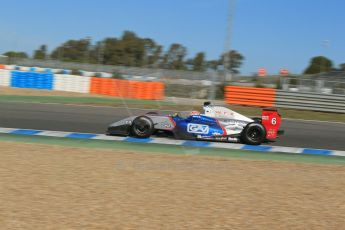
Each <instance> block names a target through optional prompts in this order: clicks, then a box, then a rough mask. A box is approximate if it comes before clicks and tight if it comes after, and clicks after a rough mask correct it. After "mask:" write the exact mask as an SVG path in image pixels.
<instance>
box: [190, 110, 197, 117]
mask: <svg viewBox="0 0 345 230" xmlns="http://www.w3.org/2000/svg"><path fill="white" fill-rule="evenodd" d="M189 115H190V116H195V115H200V112H199V111H191V112H190V114H189Z"/></svg>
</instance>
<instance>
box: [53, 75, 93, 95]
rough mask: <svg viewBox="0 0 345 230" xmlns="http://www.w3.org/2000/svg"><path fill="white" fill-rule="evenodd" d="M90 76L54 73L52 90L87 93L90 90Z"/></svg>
mask: <svg viewBox="0 0 345 230" xmlns="http://www.w3.org/2000/svg"><path fill="white" fill-rule="evenodd" d="M90 82H91V79H90V77H83V76H75V75H65V74H55V75H54V83H53V84H54V85H53V90H60V91H68V92H76V93H89V92H90Z"/></svg>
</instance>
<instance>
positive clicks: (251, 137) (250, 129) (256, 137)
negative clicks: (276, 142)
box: [241, 122, 266, 145]
mask: <svg viewBox="0 0 345 230" xmlns="http://www.w3.org/2000/svg"><path fill="white" fill-rule="evenodd" d="M265 140H266V129H265V127H264V126H263V125H262V124H260V123H257V122H253V123H249V124H248V125H247V126H246V127H245V128H244V129H243V131H242V133H241V141H242V142H243V143H245V144H248V145H260V144H261V143H262V142H264V141H265Z"/></svg>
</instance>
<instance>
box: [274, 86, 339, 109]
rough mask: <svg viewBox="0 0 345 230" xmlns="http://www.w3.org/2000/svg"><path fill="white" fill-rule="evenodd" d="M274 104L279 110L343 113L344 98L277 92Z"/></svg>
mask: <svg viewBox="0 0 345 230" xmlns="http://www.w3.org/2000/svg"><path fill="white" fill-rule="evenodd" d="M275 100H276V101H275V104H276V106H277V107H281V108H291V109H303V110H312V111H321V112H335V113H345V96H344V95H339V94H319V93H310V92H308V93H301V92H289V91H283V90H277V93H276V99H275Z"/></svg>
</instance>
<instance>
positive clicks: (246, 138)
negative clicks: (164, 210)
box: [107, 102, 283, 145]
mask: <svg viewBox="0 0 345 230" xmlns="http://www.w3.org/2000/svg"><path fill="white" fill-rule="evenodd" d="M280 124H281V116H280V115H279V113H278V112H277V110H276V109H274V108H267V109H263V111H262V116H261V117H260V118H249V117H246V116H244V115H242V114H239V113H237V112H235V111H233V110H231V109H228V108H226V107H222V106H214V105H211V103H210V102H205V103H204V105H203V113H199V112H197V111H192V112H188V113H186V112H185V113H183V112H180V113H175V114H173V115H163V114H158V113H156V112H149V113H147V114H144V115H141V116H130V117H128V118H125V119H123V120H120V121H116V122H114V123H112V124H111V125H110V126H109V127H108V130H107V135H121V136H133V137H137V138H148V137H150V136H152V135H157V136H160V135H163V136H173V137H174V138H176V139H184V140H207V141H219V142H237V143H244V144H250V145H260V144H261V143H263V142H267V141H273V140H275V139H276V138H277V137H278V135H279V134H282V133H283V131H281V130H279V127H280Z"/></svg>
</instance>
